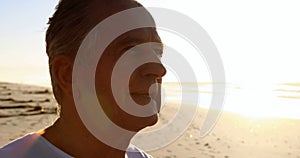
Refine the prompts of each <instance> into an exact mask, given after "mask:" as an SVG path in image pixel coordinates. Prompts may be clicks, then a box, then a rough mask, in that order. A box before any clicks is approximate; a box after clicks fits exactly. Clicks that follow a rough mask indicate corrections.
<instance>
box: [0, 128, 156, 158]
mask: <svg viewBox="0 0 300 158" xmlns="http://www.w3.org/2000/svg"><path fill="white" fill-rule="evenodd" d="M0 158H72V156H70V155H68V154H67V153H65V152H63V151H62V150H60V149H59V148H57V147H55V146H54V145H53V144H51V143H50V142H49V141H47V140H46V139H45V138H44V137H42V136H40V135H39V134H37V133H32V134H28V135H26V136H24V137H22V138H19V139H17V140H15V141H13V142H11V143H9V144H7V145H5V146H4V147H2V148H0ZM125 158H152V156H150V155H148V154H146V153H145V152H144V151H142V150H141V149H138V148H137V147H135V146H133V145H130V146H129V147H128V149H127V151H126V155H125Z"/></svg>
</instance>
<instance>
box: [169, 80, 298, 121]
mask: <svg viewBox="0 0 300 158" xmlns="http://www.w3.org/2000/svg"><path fill="white" fill-rule="evenodd" d="M197 85H198V88H199V98H200V102H199V103H198V106H200V107H202V108H209V105H210V100H211V96H212V93H213V92H212V84H211V83H198V84H195V83H182V84H181V86H186V87H188V88H187V90H186V91H184V92H183V93H187V94H190V95H191V96H193V94H192V93H197ZM181 86H180V84H178V83H164V84H163V88H164V90H165V93H166V98H165V101H166V102H182V99H181V94H182V90H181ZM226 88H227V90H226V100H225V104H224V109H223V110H224V111H230V112H235V113H238V114H241V115H244V116H246V117H251V118H270V117H276V118H294V119H300V84H297V83H294V84H291V83H289V84H266V83H261V85H260V86H259V84H258V85H257V86H248V87H247V86H239V85H236V84H232V83H227V84H226ZM215 93H218V92H215ZM182 103H183V104H191V103H190V102H189V101H185V102H182Z"/></svg>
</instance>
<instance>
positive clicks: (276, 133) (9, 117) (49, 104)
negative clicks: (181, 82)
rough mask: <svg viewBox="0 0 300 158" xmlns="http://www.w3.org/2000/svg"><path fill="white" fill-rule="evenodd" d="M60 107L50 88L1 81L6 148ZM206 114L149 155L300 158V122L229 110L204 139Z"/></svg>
mask: <svg viewBox="0 0 300 158" xmlns="http://www.w3.org/2000/svg"><path fill="white" fill-rule="evenodd" d="M55 106H56V102H55V100H54V99H53V96H52V92H51V90H50V89H47V88H43V87H36V86H27V85H21V84H9V83H0V146H3V145H5V144H6V143H8V142H10V141H12V140H14V139H16V138H18V137H20V136H22V135H24V134H26V133H29V132H34V131H37V130H40V129H43V128H45V127H47V126H49V125H50V124H51V123H52V122H53V121H54V120H55V119H56V118H57V115H56V111H55V110H56V107H55ZM177 110H178V105H176V104H173V103H168V104H167V105H166V106H165V107H164V109H163V110H162V112H161V116H160V121H159V123H158V124H157V127H154V128H158V127H159V126H162V125H164V124H166V123H168V122H170V120H171V118H172V117H174V115H175V113H176V111H177ZM206 112H207V110H205V109H200V108H198V113H197V116H196V117H195V119H194V121H193V123H192V124H191V125H190V127H189V128H188V129H187V130H186V131H185V132H184V134H183V135H181V136H180V137H179V138H178V139H177V140H175V141H174V142H173V143H171V144H169V145H167V146H166V147H164V148H161V149H158V150H156V151H151V152H149V153H150V154H151V155H153V156H154V157H157V158H173V157H174V158H175V157H179V158H181V157H182V158H185V157H187V158H192V157H195V158H196V157H200V158H289V157H290V158H300V126H299V125H300V120H291V119H251V118H247V117H242V116H240V115H237V114H232V113H227V112H223V114H222V116H221V117H220V119H219V121H218V122H217V125H216V126H215V128H214V129H213V130H212V131H211V133H210V134H209V135H208V136H206V137H204V138H200V137H199V131H200V127H201V124H202V121H203V119H204V117H205V115H206ZM298 128H299V129H298ZM146 130H149V129H146ZM174 131H176V127H174ZM154 141H156V140H153V141H152V142H147V143H153V142H154Z"/></svg>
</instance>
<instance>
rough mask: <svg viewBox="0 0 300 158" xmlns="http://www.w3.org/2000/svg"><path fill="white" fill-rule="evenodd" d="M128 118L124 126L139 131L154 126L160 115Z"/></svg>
mask: <svg viewBox="0 0 300 158" xmlns="http://www.w3.org/2000/svg"><path fill="white" fill-rule="evenodd" d="M131 117H132V118H130V119H126V120H127V121H126V123H125V125H124V126H123V127H125V128H126V129H127V130H130V131H135V132H138V131H140V130H142V129H144V128H146V127H149V126H153V125H155V124H156V123H157V122H158V115H157V114H156V115H152V116H149V117H144V118H141V117H133V116H131Z"/></svg>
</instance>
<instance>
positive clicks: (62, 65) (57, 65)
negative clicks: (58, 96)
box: [51, 55, 73, 95]
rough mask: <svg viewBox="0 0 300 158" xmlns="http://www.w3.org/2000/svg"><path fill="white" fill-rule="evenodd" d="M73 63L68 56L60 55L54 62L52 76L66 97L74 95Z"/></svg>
mask: <svg viewBox="0 0 300 158" xmlns="http://www.w3.org/2000/svg"><path fill="white" fill-rule="evenodd" d="M72 69H73V62H72V60H71V59H70V57H68V56H66V55H58V56H56V57H55V58H54V60H53V62H52V70H51V71H52V75H53V77H54V78H55V80H56V82H57V84H58V85H59V87H60V89H61V90H62V91H63V93H64V95H72Z"/></svg>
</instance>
